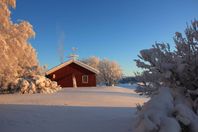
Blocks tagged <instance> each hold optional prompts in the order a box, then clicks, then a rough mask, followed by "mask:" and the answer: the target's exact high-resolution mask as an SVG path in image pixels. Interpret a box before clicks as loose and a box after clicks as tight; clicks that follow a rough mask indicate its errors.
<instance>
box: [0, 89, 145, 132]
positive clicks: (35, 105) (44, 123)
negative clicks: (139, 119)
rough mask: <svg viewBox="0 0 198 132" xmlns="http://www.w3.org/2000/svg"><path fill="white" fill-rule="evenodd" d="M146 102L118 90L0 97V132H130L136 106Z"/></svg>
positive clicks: (66, 91) (133, 94)
mask: <svg viewBox="0 0 198 132" xmlns="http://www.w3.org/2000/svg"><path fill="white" fill-rule="evenodd" d="M147 100H148V99H146V98H144V97H139V96H138V95H137V94H136V93H135V92H134V90H133V89H127V88H119V87H97V88H78V89H74V88H67V89H62V90H61V91H59V92H57V93H54V94H33V95H27V94H26V95H20V94H14V95H0V132H18V131H19V132H35V131H36V132H44V131H47V132H55V131H56V132H79V131H81V132H130V131H132V128H131V126H132V122H133V117H134V113H135V111H136V109H135V106H136V104H137V103H140V104H142V103H143V102H145V101H147Z"/></svg>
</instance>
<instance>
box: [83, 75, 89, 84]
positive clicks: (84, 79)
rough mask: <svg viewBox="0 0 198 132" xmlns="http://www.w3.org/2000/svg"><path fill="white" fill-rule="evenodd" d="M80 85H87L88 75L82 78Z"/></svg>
mask: <svg viewBox="0 0 198 132" xmlns="http://www.w3.org/2000/svg"><path fill="white" fill-rule="evenodd" d="M82 83H88V75H83V76H82Z"/></svg>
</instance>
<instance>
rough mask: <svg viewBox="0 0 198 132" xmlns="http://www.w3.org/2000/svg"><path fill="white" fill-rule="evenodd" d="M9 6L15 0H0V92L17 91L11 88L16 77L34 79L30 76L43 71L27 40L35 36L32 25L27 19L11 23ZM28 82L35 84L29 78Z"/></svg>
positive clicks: (13, 3)
mask: <svg viewBox="0 0 198 132" xmlns="http://www.w3.org/2000/svg"><path fill="white" fill-rule="evenodd" d="M9 7H13V8H15V7H16V1H15V0H0V92H9V90H10V89H12V90H11V91H17V89H20V87H18V88H17V89H16V90H13V89H14V88H16V87H13V83H14V82H15V81H16V80H17V79H19V78H20V79H24V80H26V79H27V78H28V79H32V80H34V79H33V78H31V77H34V76H36V75H39V76H42V71H43V70H42V68H41V67H40V66H39V63H38V60H37V54H36V51H35V49H34V48H33V47H32V46H31V45H30V43H29V42H28V40H29V39H30V38H32V37H34V36H35V32H34V31H33V29H32V25H31V24H30V23H28V22H27V21H20V22H19V23H13V22H12V21H11V18H10V15H11V12H10V10H9ZM28 82H29V83H30V85H35V84H32V82H30V80H29V81H28ZM51 83H52V82H51ZM26 84H27V82H24V84H23V85H26ZM35 86H36V85H35ZM33 87H34V86H33ZM57 87H58V86H57ZM22 91H23V90H22ZM22 93H23V92H22ZM24 93H25V92H24Z"/></svg>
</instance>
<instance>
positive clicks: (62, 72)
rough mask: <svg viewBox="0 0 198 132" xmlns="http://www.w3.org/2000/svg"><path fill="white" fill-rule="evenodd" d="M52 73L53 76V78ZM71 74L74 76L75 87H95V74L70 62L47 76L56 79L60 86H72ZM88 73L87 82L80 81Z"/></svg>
mask: <svg viewBox="0 0 198 132" xmlns="http://www.w3.org/2000/svg"><path fill="white" fill-rule="evenodd" d="M53 74H54V75H55V78H54V79H53ZM72 74H74V75H75V77H76V83H77V87H95V86H96V74H95V73H93V72H91V71H89V70H87V69H85V68H83V67H81V66H79V65H77V64H75V63H71V64H69V65H67V66H65V67H63V68H61V69H59V70H57V71H55V72H53V73H51V74H49V75H48V76H47V77H48V78H50V79H51V80H53V81H56V82H57V83H58V84H59V85H60V86H61V87H73V82H72ZM83 75H88V83H82V76H83Z"/></svg>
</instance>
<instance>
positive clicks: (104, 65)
mask: <svg viewBox="0 0 198 132" xmlns="http://www.w3.org/2000/svg"><path fill="white" fill-rule="evenodd" d="M82 62H84V63H86V64H87V65H89V66H92V67H93V68H96V69H98V70H99V72H100V73H99V74H98V75H97V82H98V83H102V84H105V85H108V86H111V85H115V84H116V83H117V82H118V81H119V79H121V77H122V70H121V68H120V66H119V64H118V63H117V62H115V61H110V60H108V59H103V60H100V59H99V58H98V57H95V56H93V57H90V58H88V59H84V60H82Z"/></svg>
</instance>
